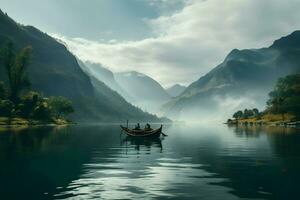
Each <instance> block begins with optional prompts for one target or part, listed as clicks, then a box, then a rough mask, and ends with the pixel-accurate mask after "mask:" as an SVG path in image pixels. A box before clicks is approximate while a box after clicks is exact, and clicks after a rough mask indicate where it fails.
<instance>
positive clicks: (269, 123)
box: [225, 119, 300, 128]
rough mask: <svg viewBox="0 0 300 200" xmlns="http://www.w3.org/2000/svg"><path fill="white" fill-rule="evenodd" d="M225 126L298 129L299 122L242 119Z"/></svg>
mask: <svg viewBox="0 0 300 200" xmlns="http://www.w3.org/2000/svg"><path fill="white" fill-rule="evenodd" d="M225 124H227V125H235V126H275V127H295V128H298V127H300V121H263V120H257V121H254V120H253V119H249V120H246V119H243V120H234V121H231V122H226V123H225Z"/></svg>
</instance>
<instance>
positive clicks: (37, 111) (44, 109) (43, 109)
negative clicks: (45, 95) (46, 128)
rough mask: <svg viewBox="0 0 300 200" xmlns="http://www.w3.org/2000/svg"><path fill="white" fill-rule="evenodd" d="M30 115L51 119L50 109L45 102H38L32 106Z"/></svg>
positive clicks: (36, 117) (40, 118)
mask: <svg viewBox="0 0 300 200" xmlns="http://www.w3.org/2000/svg"><path fill="white" fill-rule="evenodd" d="M32 117H33V118H34V119H38V120H50V119H51V109H50V107H49V105H48V103H47V102H40V103H38V105H37V106H36V107H35V108H34V110H33V113H32Z"/></svg>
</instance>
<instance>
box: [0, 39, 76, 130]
mask: <svg viewBox="0 0 300 200" xmlns="http://www.w3.org/2000/svg"><path fill="white" fill-rule="evenodd" d="M31 52H32V48H31V47H30V46H28V47H24V48H23V49H21V50H20V51H19V52H16V51H15V49H14V45H13V43H12V42H8V43H7V44H6V46H5V47H4V48H2V49H1V51H0V61H1V65H3V66H4V67H5V72H6V80H4V81H0V126H29V125H41V124H68V123H69V122H70V121H69V120H67V117H68V115H69V114H71V113H73V112H74V109H73V106H72V102H71V101H70V100H68V99H66V98H64V97H57V96H53V97H44V96H43V95H42V94H40V93H39V92H36V91H32V90H31V88H30V80H29V76H28V74H27V68H28V67H29V64H30V59H31Z"/></svg>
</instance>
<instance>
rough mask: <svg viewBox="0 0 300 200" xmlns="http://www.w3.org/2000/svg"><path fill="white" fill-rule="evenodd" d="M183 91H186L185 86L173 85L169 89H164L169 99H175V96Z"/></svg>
mask: <svg viewBox="0 0 300 200" xmlns="http://www.w3.org/2000/svg"><path fill="white" fill-rule="evenodd" d="M185 89H186V87H185V86H183V85H179V84H175V85H173V86H171V87H169V88H168V89H166V91H167V93H168V94H169V95H170V96H171V97H177V96H178V95H180V94H181V93H182V92H183V91H184V90H185Z"/></svg>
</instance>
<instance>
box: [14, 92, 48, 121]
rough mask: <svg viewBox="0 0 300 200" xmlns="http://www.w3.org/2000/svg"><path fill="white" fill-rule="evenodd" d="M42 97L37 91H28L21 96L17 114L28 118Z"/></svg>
mask: <svg viewBox="0 0 300 200" xmlns="http://www.w3.org/2000/svg"><path fill="white" fill-rule="evenodd" d="M42 100H43V99H42V97H41V96H40V94H39V93H37V92H33V91H30V92H28V93H27V94H25V95H24V96H22V98H21V103H20V104H18V105H17V108H16V110H17V111H18V112H17V114H18V115H19V116H21V117H24V118H28V117H30V116H31V115H32V113H33V111H34V109H35V107H36V106H37V105H38V103H39V102H41V101H42Z"/></svg>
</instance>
